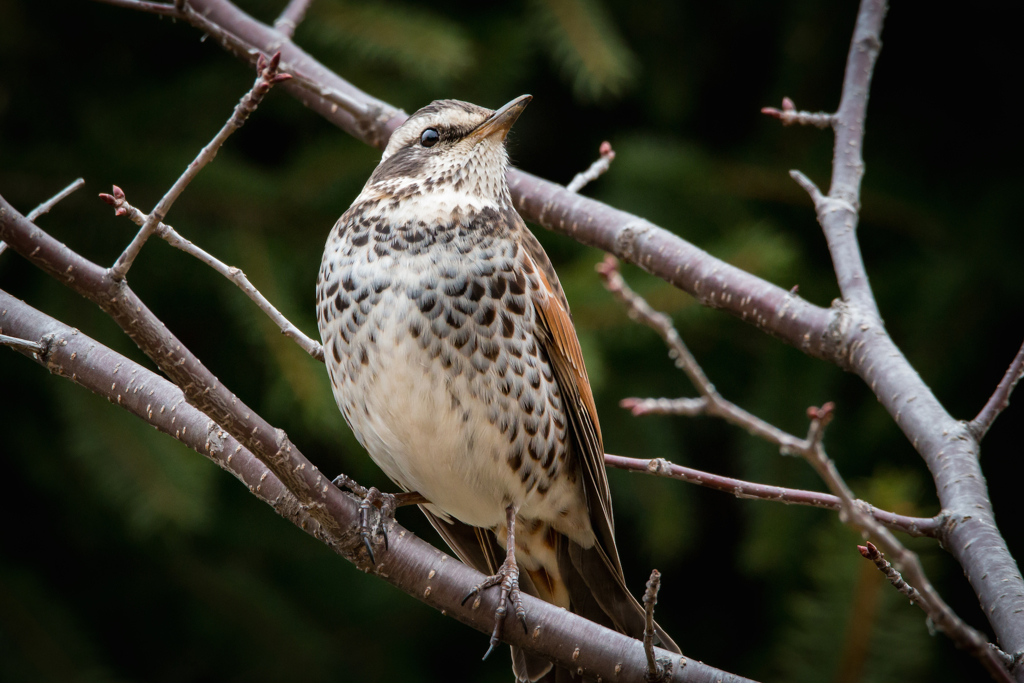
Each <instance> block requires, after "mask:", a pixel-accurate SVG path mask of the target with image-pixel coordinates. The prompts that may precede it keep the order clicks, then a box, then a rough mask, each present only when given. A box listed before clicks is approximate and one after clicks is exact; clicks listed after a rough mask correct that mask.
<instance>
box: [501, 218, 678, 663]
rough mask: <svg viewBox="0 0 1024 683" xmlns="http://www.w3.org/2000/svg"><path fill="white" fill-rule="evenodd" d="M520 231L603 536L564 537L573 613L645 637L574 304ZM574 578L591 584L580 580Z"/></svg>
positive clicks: (665, 639)
mask: <svg viewBox="0 0 1024 683" xmlns="http://www.w3.org/2000/svg"><path fill="white" fill-rule="evenodd" d="M521 228H522V231H523V233H524V238H523V246H524V247H525V252H526V253H525V257H526V258H525V263H527V264H528V266H527V270H530V269H532V270H533V271H535V272H536V273H537V274H538V279H539V280H540V287H539V289H538V290H535V292H534V296H533V304H534V309H535V310H536V311H537V322H538V328H539V329H538V334H537V336H538V341H539V342H540V344H541V346H542V347H543V348H544V350H545V351H546V352H547V357H548V361H549V362H550V363H551V367H552V369H553V371H554V374H555V381H556V382H557V383H558V388H559V390H560V391H561V393H562V398H563V401H564V403H565V407H566V413H567V414H568V416H569V423H570V426H571V429H570V434H571V442H570V448H571V449H572V451H573V452H574V453H575V454H576V457H577V458H578V459H579V461H580V470H581V472H582V475H583V484H584V487H583V488H584V491H585V493H586V496H587V507H588V509H589V511H590V523H591V527H592V528H593V530H594V534H595V536H596V537H597V542H596V543H595V544H594V546H593V547H591V548H583V547H582V546H579V545H577V544H576V543H574V542H572V541H571V540H569V539H566V543H565V546H564V551H565V555H568V558H567V559H568V560H569V561H570V563H571V565H572V568H573V572H570V573H569V574H568V576H566V577H565V578H566V579H567V581H566V583H567V585H568V587H569V593H570V598H571V600H572V601H573V603H574V610H575V611H577V612H578V613H579V614H581V615H582V616H585V617H587V618H588V619H591V620H592V621H596V622H598V623H605V619H607V618H610V619H611V621H612V622H614V624H615V626H616V627H617V628H618V629H619V630H620V631H622V632H623V633H625V634H627V635H629V636H631V637H633V638H640V637H642V636H643V632H644V625H645V621H644V610H643V607H641V606H640V603H639V602H637V600H636V598H635V597H634V596H633V594H632V593H630V592H629V588H628V587H627V586H626V579H625V577H624V576H623V573H622V563H621V561H620V560H619V552H618V549H617V548H616V545H615V521H614V518H613V516H612V499H611V491H610V488H609V486H608V474H607V472H606V471H605V464H604V442H603V440H602V438H601V427H600V424H599V423H598V420H597V406H596V405H595V403H594V394H593V392H592V391H591V388H590V380H589V379H588V377H587V368H586V366H585V365H584V363H583V351H582V350H581V349H580V342H579V339H578V338H577V337H576V328H575V327H574V326H573V323H572V316H571V314H570V312H569V304H568V302H567V301H566V299H565V294H564V293H563V291H562V286H561V284H560V283H559V282H558V276H557V275H556V274H555V269H554V267H553V266H552V265H551V261H550V259H548V256H547V254H546V253H545V252H544V249H543V248H542V247H541V245H540V243H539V242H538V241H537V238H536V237H534V236H533V233H531V232H530V231H529V230H528V229H527V228H526V226H525V224H524V225H522V226H521ZM563 557H564V555H563ZM575 576H578V577H579V578H580V579H582V580H583V581H582V582H583V584H585V585H580V582H579V581H577V580H576V579H575ZM602 612H603V614H602ZM605 615H607V616H605ZM655 630H656V632H657V636H658V638H659V639H660V640H661V644H662V646H663V647H665V648H666V649H668V650H672V651H674V652H679V646H678V645H676V644H675V642H674V641H673V640H672V638H671V637H669V635H668V634H667V633H665V631H664V630H662V628H661V627H660V626H658V625H657V624H655Z"/></svg>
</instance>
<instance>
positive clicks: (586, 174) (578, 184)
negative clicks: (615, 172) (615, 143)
mask: <svg viewBox="0 0 1024 683" xmlns="http://www.w3.org/2000/svg"><path fill="white" fill-rule="evenodd" d="M599 152H600V155H601V156H599V157H598V159H597V161H595V162H594V163H592V164H590V166H589V167H588V168H587V170H586V171H583V172H582V173H577V174H576V176H575V177H574V178H573V179H572V181H571V182H570V183H569V184H568V185H566V186H565V189H566V190H567V191H569V192H579V191H580V190H582V189H583V188H584V187H585V186H586V184H587V183H589V182H591V181H594V180H597V179H598V178H600V177H601V176H602V175H603V174H604V173H605V172H607V171H608V169H609V168H610V167H611V165H612V162H613V161H615V150H614V149H612V143H610V142H608V141H607V140H606V141H605V142H602V143H601V147H600V150H599Z"/></svg>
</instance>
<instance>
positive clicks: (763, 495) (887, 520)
mask: <svg viewBox="0 0 1024 683" xmlns="http://www.w3.org/2000/svg"><path fill="white" fill-rule="evenodd" d="M604 462H605V464H606V465H608V466H609V467H615V468H616V469H620V470H627V471H629V472H639V473H642V474H651V475H654V476H656V477H667V478H669V479H678V480H679V481H684V482H686V483H688V484H696V485H698V486H704V487H707V488H710V489H715V490H717V491H724V492H725V493H731V494H732V495H734V496H736V497H737V498H750V499H753V500H773V501H777V502H780V503H785V504H787V505H807V506H810V507H816V508H822V509H824V510H835V511H836V512H838V511H839V510H840V509H842V501H841V500H840V499H839V497H838V496H833V495H831V494H828V493H818V492H817V491H804V490H802V489H790V488H785V487H783V486H771V485H769V484H755V483H752V482H749V481H744V480H742V479H733V478H732V477H725V476H722V475H720V474H712V473H710V472H704V471H702V470H695V469H693V468H690V467H683V466H682V465H677V464H675V463H674V462H669V461H668V460H665V459H663V458H655V459H651V460H645V459H641V458H626V457H623V456H621V455H612V454H611V453H605V456H604ZM857 506H858V507H860V508H862V509H864V510H866V511H867V512H868V514H870V515H871V516H872V517H874V518H875V519H877V520H878V521H879V522H881V523H882V524H884V525H885V526H887V527H889V528H890V529H894V530H896V531H902V532H904V533H907V534H910V535H911V536H932V537H934V536H938V535H939V533H940V531H941V529H942V525H943V524H944V523H945V518H944V517H943V516H942V515H941V514H940V515H936V516H935V517H908V516H906V515H898V514H896V513H895V512H889V511H888V510H881V509H879V508H876V507H875V506H874V505H870V504H869V503H867V502H866V501H863V500H858V501H857Z"/></svg>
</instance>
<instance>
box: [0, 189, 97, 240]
mask: <svg viewBox="0 0 1024 683" xmlns="http://www.w3.org/2000/svg"><path fill="white" fill-rule="evenodd" d="M82 185H85V180H83V179H82V178H79V179H78V180H76V181H74V182H73V183H71V184H70V185H68V186H67V187H65V188H64V189H63V190H61V191H60V192H58V193H57V194H55V195H53V196H52V197H50V198H49V199H47V200H46V201H45V202H43V203H42V204H40V205H39V206H37V207H36V208H34V209H32V210H31V211H30V212H29V214H28V215H27V216H26V218H28V219H29V220H30V221H35V220H36V219H37V218H39V217H40V216H42V215H43V214H46V213H49V212H50V209H52V208H53V207H55V206H56V205H57V202H60V201H61V200H63V199H65V198H66V197H67V196H68V195H70V194H71V193H72V192H74V191H75V190H77V189H79V188H80V187H82ZM5 251H7V244H6V243H5V242H3V241H2V240H0V254H3V253H4V252H5Z"/></svg>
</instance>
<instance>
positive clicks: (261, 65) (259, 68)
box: [256, 52, 267, 74]
mask: <svg viewBox="0 0 1024 683" xmlns="http://www.w3.org/2000/svg"><path fill="white" fill-rule="evenodd" d="M266 66H267V60H266V58H265V57H264V56H263V53H262V52H261V53H260V56H259V57H258V58H257V59H256V73H258V74H261V73H263V69H265V68H266Z"/></svg>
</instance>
